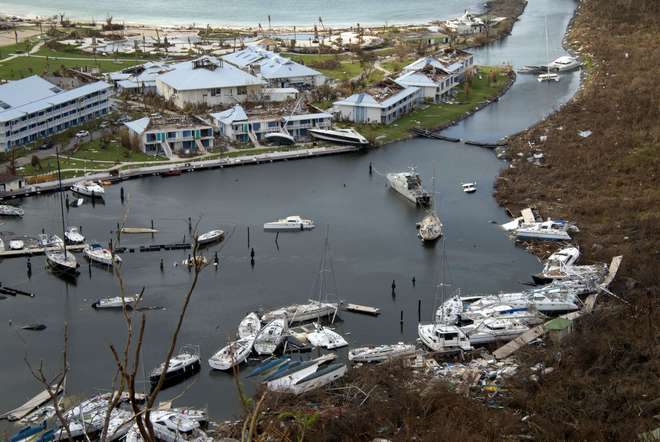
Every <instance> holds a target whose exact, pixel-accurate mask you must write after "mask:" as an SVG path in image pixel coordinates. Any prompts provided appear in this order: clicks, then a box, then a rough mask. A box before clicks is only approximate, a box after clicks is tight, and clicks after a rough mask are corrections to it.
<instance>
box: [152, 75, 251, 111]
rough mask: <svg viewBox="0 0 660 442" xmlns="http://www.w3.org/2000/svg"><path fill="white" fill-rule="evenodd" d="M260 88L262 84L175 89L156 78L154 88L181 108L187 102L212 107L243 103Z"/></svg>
mask: <svg viewBox="0 0 660 442" xmlns="http://www.w3.org/2000/svg"><path fill="white" fill-rule="evenodd" d="M262 89H263V86H261V85H250V86H245V87H228V88H216V89H197V90H186V91H177V90H175V89H174V88H172V87H170V86H169V85H168V84H166V83H163V82H162V81H160V80H156V90H157V92H158V95H160V96H161V97H163V98H164V99H165V100H172V102H173V103H174V105H175V106H176V107H178V108H183V107H185V106H186V105H188V104H189V105H199V104H206V105H207V106H209V107H213V106H230V105H234V104H236V103H237V102H238V103H244V102H246V101H248V100H249V99H250V98H251V97H255V96H257V95H258V94H260V92H261V90H262Z"/></svg>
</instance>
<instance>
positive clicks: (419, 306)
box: [417, 299, 422, 322]
mask: <svg viewBox="0 0 660 442" xmlns="http://www.w3.org/2000/svg"><path fill="white" fill-rule="evenodd" d="M417 322H422V300H421V299H418V300H417Z"/></svg>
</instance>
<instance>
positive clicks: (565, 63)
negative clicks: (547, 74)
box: [548, 55, 580, 72]
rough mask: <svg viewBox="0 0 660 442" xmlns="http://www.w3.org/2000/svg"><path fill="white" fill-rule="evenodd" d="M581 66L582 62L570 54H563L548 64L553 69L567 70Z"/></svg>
mask: <svg viewBox="0 0 660 442" xmlns="http://www.w3.org/2000/svg"><path fill="white" fill-rule="evenodd" d="M579 67H580V62H579V61H578V60H577V59H575V57H571V56H570V55H562V56H561V57H559V58H557V59H556V60H554V61H552V62H551V63H549V64H548V68H549V69H550V70H551V71H558V72H567V71H572V70H574V69H577V68H579Z"/></svg>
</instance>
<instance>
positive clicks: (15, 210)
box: [0, 204, 25, 216]
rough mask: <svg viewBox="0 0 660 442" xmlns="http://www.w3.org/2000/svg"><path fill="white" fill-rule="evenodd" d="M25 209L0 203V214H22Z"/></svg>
mask: <svg viewBox="0 0 660 442" xmlns="http://www.w3.org/2000/svg"><path fill="white" fill-rule="evenodd" d="M23 215H25V211H24V210H23V209H21V208H20V207H15V206H10V205H8V204H0V216H23Z"/></svg>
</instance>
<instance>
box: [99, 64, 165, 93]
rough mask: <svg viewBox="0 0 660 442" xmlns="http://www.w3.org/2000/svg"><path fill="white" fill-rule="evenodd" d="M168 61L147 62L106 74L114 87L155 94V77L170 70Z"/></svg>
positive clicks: (121, 90)
mask: <svg viewBox="0 0 660 442" xmlns="http://www.w3.org/2000/svg"><path fill="white" fill-rule="evenodd" d="M171 66H172V65H171V64H168V63H155V62H152V61H150V62H147V63H144V64H141V65H138V66H132V67H130V68H126V69H123V70H121V71H119V72H112V73H110V74H108V75H107V79H108V81H110V82H111V83H112V84H113V85H114V86H115V88H116V89H117V90H118V91H119V92H120V93H121V92H128V93H131V94H155V93H156V78H158V77H159V76H161V75H163V74H164V73H166V72H169V71H170V70H172V67H171Z"/></svg>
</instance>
